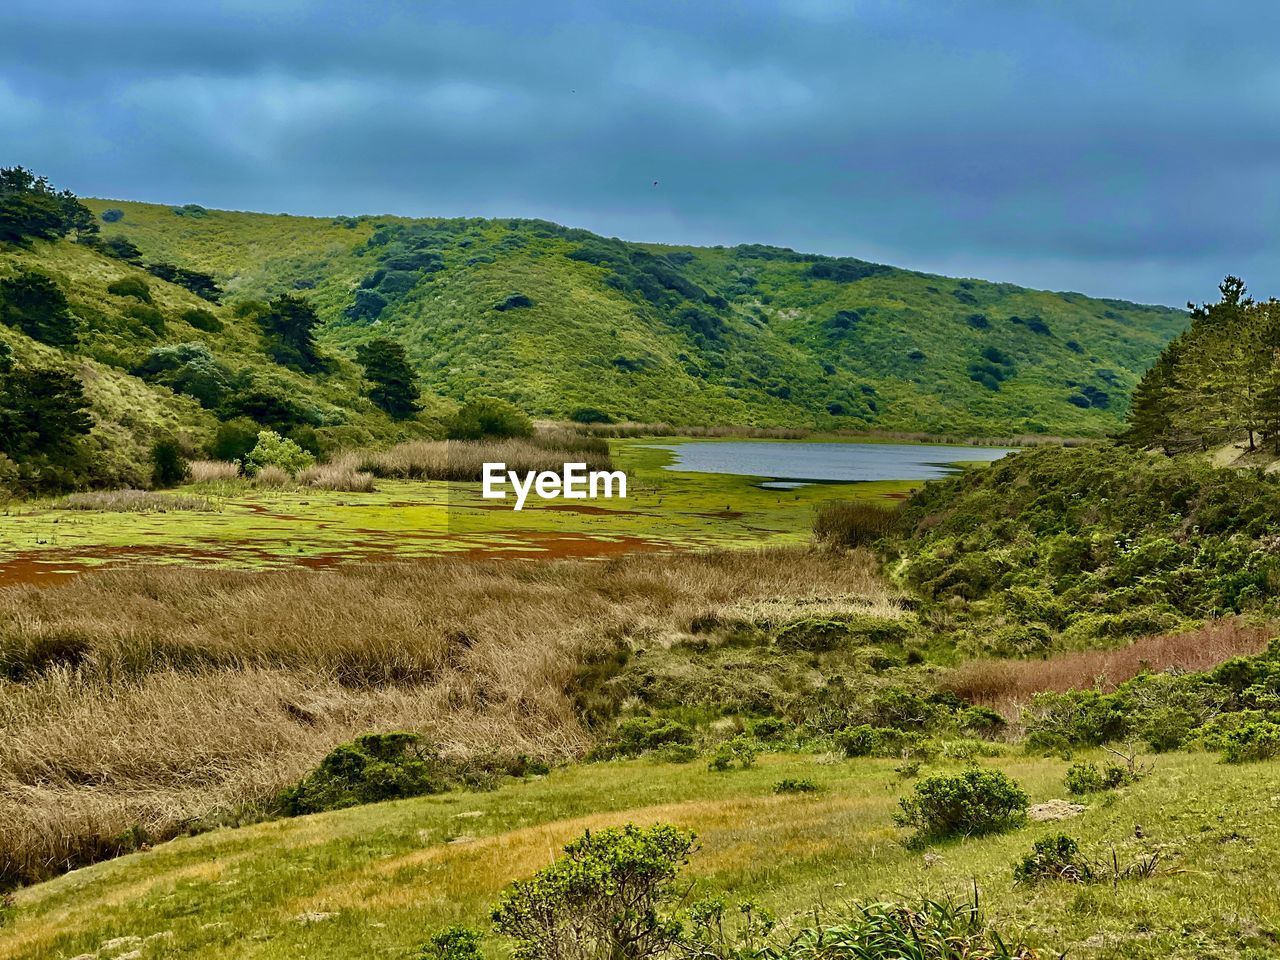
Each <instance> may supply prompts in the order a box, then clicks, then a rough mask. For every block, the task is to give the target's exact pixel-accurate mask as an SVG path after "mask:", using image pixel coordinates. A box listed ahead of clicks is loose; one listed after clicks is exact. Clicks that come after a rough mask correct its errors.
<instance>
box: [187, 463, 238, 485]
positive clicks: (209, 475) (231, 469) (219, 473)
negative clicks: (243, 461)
mask: <svg viewBox="0 0 1280 960" xmlns="http://www.w3.org/2000/svg"><path fill="white" fill-rule="evenodd" d="M190 471H191V482H192V483H227V482H228V481H233V480H238V479H240V464H238V463H229V462H228V461H226V460H192V461H191V466H190Z"/></svg>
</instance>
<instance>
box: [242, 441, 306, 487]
mask: <svg viewBox="0 0 1280 960" xmlns="http://www.w3.org/2000/svg"><path fill="white" fill-rule="evenodd" d="M315 460H316V458H315V457H313V456H312V455H311V454H309V453H308V452H307V451H305V450H303V449H302V448H301V447H300V446H298V445H297V444H296V443H294V442H293V441H292V440H290V439H288V438H287V437H282V436H280V434H278V433H276V432H275V431H274V430H263V431H261V432H260V433H259V434H258V442H257V444H255V445H254V448H253V449H252V450H251V451H249V456H248V457H247V458H246V459H245V467H246V469H247V470H248V471H249V472H250V473H257V472H258V471H260V470H261V469H262V468H263V467H279V468H280V469H281V470H283V471H284V472H285V473H287V474H289V475H291V476H292V475H293V474H295V473H297V472H298V471H299V470H304V469H306V468H307V467H309V466H311V465H312V464H313V463H315Z"/></svg>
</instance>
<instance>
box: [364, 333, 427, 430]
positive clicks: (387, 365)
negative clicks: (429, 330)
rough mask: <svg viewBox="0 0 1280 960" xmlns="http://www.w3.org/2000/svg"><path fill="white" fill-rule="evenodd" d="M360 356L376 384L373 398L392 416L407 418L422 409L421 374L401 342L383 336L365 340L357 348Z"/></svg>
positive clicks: (370, 391)
mask: <svg viewBox="0 0 1280 960" xmlns="http://www.w3.org/2000/svg"><path fill="white" fill-rule="evenodd" d="M356 360H357V361H358V362H359V363H360V364H361V366H363V367H364V375H365V378H366V379H368V380H369V381H370V382H371V383H372V384H373V387H372V388H371V389H370V390H369V399H370V400H372V401H373V402H374V403H376V404H377V405H378V406H379V407H381V408H382V409H383V410H385V411H386V412H387V413H388V414H390V415H391V416H392V417H394V418H395V419H397V420H405V419H408V418H409V417H412V416H413V415H414V414H415V413H417V412H418V411H419V410H421V409H422V408H421V406H420V405H419V404H418V397H419V395H420V394H421V391H420V390H419V387H418V378H417V376H416V374H415V373H414V372H413V367H411V366H410V365H409V361H408V358H407V357H406V356H405V352H404V347H403V346H401V345H400V344H399V343H397V342H396V341H394V340H387V339H386V338H383V337H379V338H377V339H374V340H370V341H369V342H368V343H362V344H361V345H360V346H359V347H358V348H357V349H356Z"/></svg>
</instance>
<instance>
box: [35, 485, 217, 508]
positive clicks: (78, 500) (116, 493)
mask: <svg viewBox="0 0 1280 960" xmlns="http://www.w3.org/2000/svg"><path fill="white" fill-rule="evenodd" d="M58 506H60V507H61V508H63V509H64V510H102V511H106V512H110V513H171V512H173V511H175V510H195V511H200V512H213V511H217V510H219V509H221V508H220V507H219V506H218V505H217V504H216V503H214V502H213V501H212V500H209V499H207V498H206V497H190V496H183V495H180V494H172V493H155V492H153V491H151V490H94V491H92V492H89V493H73V494H70V495H69V496H67V497H65V498H64V499H63V500H61V501H60V502H59V503H58Z"/></svg>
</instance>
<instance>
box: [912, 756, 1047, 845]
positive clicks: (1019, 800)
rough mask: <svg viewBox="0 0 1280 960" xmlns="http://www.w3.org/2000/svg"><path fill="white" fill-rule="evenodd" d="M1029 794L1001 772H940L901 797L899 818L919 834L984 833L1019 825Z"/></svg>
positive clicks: (923, 835)
mask: <svg viewBox="0 0 1280 960" xmlns="http://www.w3.org/2000/svg"><path fill="white" fill-rule="evenodd" d="M1027 803H1028V799H1027V794H1026V793H1025V792H1024V791H1023V789H1022V788H1021V787H1020V786H1018V784H1017V783H1016V782H1015V781H1013V780H1011V779H1010V778H1009V777H1007V776H1005V775H1004V774H1003V773H1001V772H999V771H998V770H978V769H974V770H965V771H964V772H963V773H956V774H936V775H934V776H932V777H926V778H925V779H924V780H921V781H920V782H919V783H917V784H916V785H915V790H914V792H913V794H912V795H911V796H908V797H904V798H902V800H900V801H899V806H900V807H901V808H902V811H901V812H900V813H899V814H898V815H897V817H896V818H895V819H896V820H897V822H898V823H899V824H900V825H901V826H904V827H913V828H915V830H916V832H917V834H918V836H920V837H921V838H935V839H942V838H945V837H956V836H980V835H982V834H987V833H999V832H1001V831H1003V830H1008V829H1010V828H1011V827H1016V826H1018V825H1019V824H1021V823H1022V822H1023V821H1024V820H1025V819H1026V814H1027Z"/></svg>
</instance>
